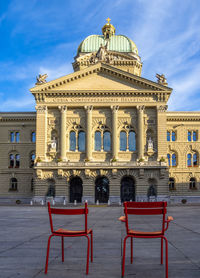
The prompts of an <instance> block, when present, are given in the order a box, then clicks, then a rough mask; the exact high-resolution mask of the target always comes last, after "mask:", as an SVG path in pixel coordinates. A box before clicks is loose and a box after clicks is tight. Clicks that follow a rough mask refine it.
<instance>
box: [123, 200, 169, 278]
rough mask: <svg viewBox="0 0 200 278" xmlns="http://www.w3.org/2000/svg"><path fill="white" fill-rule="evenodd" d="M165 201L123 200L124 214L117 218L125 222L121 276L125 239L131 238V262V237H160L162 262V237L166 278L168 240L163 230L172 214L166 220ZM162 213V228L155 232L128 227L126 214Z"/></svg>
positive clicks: (165, 228)
mask: <svg viewBox="0 0 200 278" xmlns="http://www.w3.org/2000/svg"><path fill="white" fill-rule="evenodd" d="M166 207H167V202H124V213H125V216H121V217H120V218H119V220H121V221H122V222H125V225H126V233H127V235H126V237H125V238H124V244H123V258H122V277H124V271H125V254H126V240H127V238H129V237H130V238H131V263H133V238H134V237H135V238H161V264H163V239H164V240H165V262H166V278H168V241H167V238H166V237H165V235H164V234H165V231H166V230H167V229H168V225H169V222H170V221H172V220H173V217H172V216H168V218H167V220H166V212H167V209H166ZM131 214H132V215H162V223H161V224H162V229H161V230H160V231H156V232H144V231H135V230H131V229H129V219H128V215H131Z"/></svg>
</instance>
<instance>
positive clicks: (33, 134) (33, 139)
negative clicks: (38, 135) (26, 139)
mask: <svg viewBox="0 0 200 278" xmlns="http://www.w3.org/2000/svg"><path fill="white" fill-rule="evenodd" d="M31 142H32V143H35V132H32V133H31Z"/></svg>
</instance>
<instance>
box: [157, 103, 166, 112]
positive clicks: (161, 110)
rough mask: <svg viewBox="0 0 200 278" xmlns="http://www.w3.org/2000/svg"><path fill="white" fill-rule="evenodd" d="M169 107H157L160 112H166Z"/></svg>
mask: <svg viewBox="0 0 200 278" xmlns="http://www.w3.org/2000/svg"><path fill="white" fill-rule="evenodd" d="M167 108H168V105H160V106H158V107H157V110H158V112H166V111H167Z"/></svg>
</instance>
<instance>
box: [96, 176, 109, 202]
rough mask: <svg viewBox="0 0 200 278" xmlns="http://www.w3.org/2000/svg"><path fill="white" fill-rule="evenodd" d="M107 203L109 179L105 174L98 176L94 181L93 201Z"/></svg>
mask: <svg viewBox="0 0 200 278" xmlns="http://www.w3.org/2000/svg"><path fill="white" fill-rule="evenodd" d="M97 200H98V201H99V203H107V202H108V200H109V179H108V178H107V177H105V176H102V177H98V178H97V179H96V181H95V202H96V201H97Z"/></svg>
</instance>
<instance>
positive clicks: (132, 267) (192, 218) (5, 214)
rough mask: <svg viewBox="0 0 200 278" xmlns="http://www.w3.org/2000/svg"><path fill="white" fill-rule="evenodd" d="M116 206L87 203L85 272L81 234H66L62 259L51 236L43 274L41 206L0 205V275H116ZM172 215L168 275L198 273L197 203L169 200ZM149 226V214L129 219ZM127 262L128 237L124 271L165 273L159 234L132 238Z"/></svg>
mask: <svg viewBox="0 0 200 278" xmlns="http://www.w3.org/2000/svg"><path fill="white" fill-rule="evenodd" d="M122 214H123V209H122V208H121V207H100V206H99V207H98V206H96V207H95V206H92V207H89V219H88V222H89V224H88V225H89V227H91V228H92V229H93V232H94V262H93V263H90V270H89V275H88V276H87V275H85V264H86V239H85V238H65V262H64V263H62V262H61V240H60V238H53V239H52V242H51V249H50V259H49V269H48V274H47V275H45V274H44V266H45V257H46V247H47V239H48V235H49V233H50V228H49V219H48V214H47V208H46V207H38V206H37V207H34V206H32V207H31V206H10V207H9V206H1V207H0V223H1V225H0V227H1V228H0V278H44V277H46V278H57V277H59V278H62V277H65V278H66V277H69V278H73V277H76V278H79V277H80V278H81V277H89V278H101V277H102V278H103V277H109V278H117V277H121V239H122V238H123V237H124V235H125V229H124V228H125V227H124V223H121V222H119V221H118V217H119V216H121V215H122ZM168 215H172V216H173V217H174V221H173V222H172V223H171V224H170V227H169V230H168V231H167V233H166V236H167V238H168V241H169V278H197V277H198V278H199V277H200V206H171V207H168ZM134 221H135V222H134V224H135V225H136V224H138V225H139V226H140V227H141V228H144V229H147V230H149V229H150V228H151V226H152V224H153V223H154V221H152V219H151V220H150V218H149V219H146V220H144V219H143V218H140V219H137V220H134ZM56 224H57V225H58V226H59V227H61V226H63V225H65V226H66V225H67V224H69V225H71V227H70V228H73V227H74V228H75V227H76V225H80V219H79V218H77V217H76V216H73V217H72V219H69V220H68V218H67V217H66V216H62V217H60V216H59V218H58V219H57V220H56ZM133 260H134V261H133V264H130V240H128V241H127V252H126V266H125V277H136V278H146V277H148V278H151V277H153V278H161V277H165V267H164V266H161V265H160V240H159V239H153V240H152V239H134V259H133Z"/></svg>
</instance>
